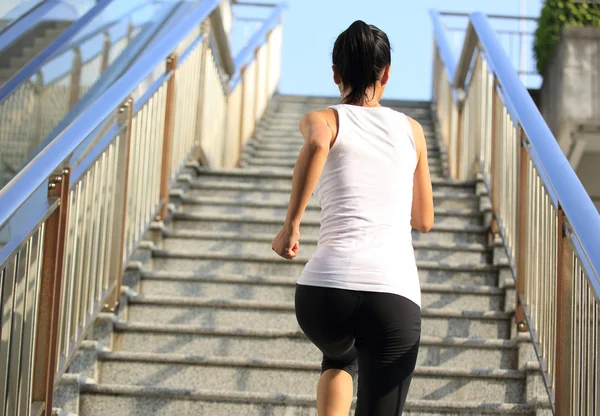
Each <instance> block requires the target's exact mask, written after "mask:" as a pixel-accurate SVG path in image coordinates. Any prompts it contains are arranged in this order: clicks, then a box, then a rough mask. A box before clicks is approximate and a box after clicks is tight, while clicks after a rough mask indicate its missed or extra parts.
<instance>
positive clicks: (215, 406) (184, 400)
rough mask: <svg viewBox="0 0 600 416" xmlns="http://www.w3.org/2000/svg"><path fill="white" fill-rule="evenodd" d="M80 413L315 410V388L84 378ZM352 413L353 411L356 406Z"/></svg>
mask: <svg viewBox="0 0 600 416" xmlns="http://www.w3.org/2000/svg"><path fill="white" fill-rule="evenodd" d="M81 390H82V392H83V393H84V395H83V396H82V398H81V399H80V400H81V409H82V414H85V415H87V416H106V415H107V414H115V413H110V412H114V411H115V409H124V410H125V409H126V410H127V413H116V414H126V415H128V416H147V415H179V416H198V415H244V416H265V415H268V416H317V412H316V408H315V406H316V404H315V399H314V394H312V395H306V396H297V395H290V394H286V395H282V394H279V393H269V394H264V393H247V392H243V393H238V392H232V391H210V390H194V389H190V388H186V387H181V388H151V387H146V386H134V385H104V384H100V385H98V384H93V383H88V384H82V386H81ZM406 410H407V412H406V414H407V415H409V416H439V415H446V416H451V415H468V416H484V415H486V416H487V415H503V416H517V415H533V414H535V413H534V406H531V405H526V404H513V403H504V402H503V401H500V402H491V401H487V400H486V401H482V402H477V401H466V400H465V401H460V402H456V401H449V400H448V401H442V400H411V399H409V400H408V401H407V405H406ZM350 415H352V416H353V415H354V410H352V411H351V413H350Z"/></svg>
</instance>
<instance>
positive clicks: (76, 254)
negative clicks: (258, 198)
mask: <svg viewBox="0 0 600 416" xmlns="http://www.w3.org/2000/svg"><path fill="white" fill-rule="evenodd" d="M221 1H223V0H221ZM221 1H219V0H209V1H206V0H203V2H202V3H200V5H198V3H196V8H194V9H193V10H192V11H191V12H190V13H188V14H186V15H185V16H184V17H183V18H182V19H181V20H179V21H178V24H177V25H173V26H170V29H171V31H169V32H167V33H165V35H164V37H160V38H158V39H157V40H156V42H155V43H152V44H149V45H148V46H147V47H146V48H145V51H144V54H143V55H141V57H140V58H138V60H137V61H136V62H135V63H134V64H133V65H132V66H131V67H129V68H128V69H127V71H126V72H125V74H124V75H123V76H121V77H120V78H119V79H118V80H117V81H116V82H115V83H114V84H113V85H111V86H110V87H109V88H107V90H106V91H105V92H104V93H103V94H102V95H101V96H100V97H99V98H98V99H97V101H95V102H94V103H92V104H91V106H90V107H89V108H87V109H86V111H85V112H84V113H83V114H82V115H81V116H80V117H78V118H77V119H76V120H75V121H74V122H73V123H72V124H71V125H70V126H68V127H66V128H65V130H64V131H63V132H62V133H61V134H60V135H59V136H58V137H57V139H55V140H54V141H52V142H51V143H50V144H49V145H48V147H46V148H44V149H43V150H42V151H41V153H40V154H39V155H38V156H36V157H35V158H34V160H33V161H32V162H30V163H29V164H27V166H26V167H25V169H24V170H23V171H22V172H21V173H20V174H19V175H18V176H17V177H16V178H14V179H13V181H12V182H11V183H10V184H9V186H8V187H7V188H5V189H4V190H2V191H0V204H2V210H0V227H1V228H4V227H7V229H8V231H9V239H8V241H7V244H6V245H4V246H3V247H1V248H0V275H2V282H1V283H2V286H3V287H2V290H3V293H4V294H5V295H6V296H8V298H7V299H8V300H7V302H4V305H5V306H4V307H3V313H5V314H6V315H5V317H6V316H8V318H7V319H6V320H7V322H12V321H13V319H12V318H13V316H14V317H15V322H17V325H15V328H14V329H13V328H12V327H10V328H8V329H7V330H6V331H5V330H4V329H6V328H3V342H5V340H6V341H7V342H8V343H10V344H11V345H12V346H13V347H12V348H11V349H10V356H9V354H8V353H7V352H8V351H9V349H4V350H2V351H0V363H3V365H2V366H1V367H2V368H1V369H0V379H1V380H0V384H1V383H4V384H2V386H3V387H2V388H1V389H0V404H1V403H3V402H4V405H3V406H0V413H3V414H11V415H15V416H26V415H29V414H30V409H40V408H43V407H44V406H45V408H46V409H51V408H52V403H53V396H54V390H55V386H56V383H55V381H56V380H58V379H59V378H60V377H61V376H62V375H63V374H64V373H65V371H66V370H67V368H68V367H69V365H70V363H71V362H72V360H73V358H74V357H75V355H76V353H77V351H78V349H79V347H80V346H81V343H82V342H83V339H84V336H85V334H86V333H88V331H89V329H90V328H91V326H92V325H93V323H94V321H95V320H96V319H97V317H98V315H99V314H100V313H101V311H105V312H108V313H117V312H118V308H119V304H120V300H121V293H122V292H121V287H122V284H123V277H124V273H125V268H126V265H127V264H128V262H129V260H130V259H131V258H132V255H133V253H134V252H135V250H136V248H137V247H139V245H140V243H141V242H142V241H143V240H144V239H145V238H146V237H147V231H148V230H149V229H150V227H151V225H152V224H153V223H155V222H156V221H164V220H165V219H166V218H168V216H170V215H171V212H172V211H171V204H170V203H169V194H170V192H169V191H170V187H171V186H172V185H173V184H175V183H176V178H177V177H178V175H179V174H180V172H181V171H182V170H183V169H184V168H185V167H186V166H188V167H189V166H190V165H189V163H190V162H191V161H192V160H198V161H200V162H201V163H208V164H211V163H214V166H215V167H220V166H234V165H235V164H236V163H237V162H238V161H239V159H238V158H239V156H240V154H241V149H242V147H243V146H244V144H245V143H246V141H247V140H248V139H249V138H251V137H252V135H253V132H254V130H255V128H256V126H257V123H258V122H259V119H260V117H261V116H262V115H263V114H264V113H265V111H266V110H267V107H268V102H269V99H270V97H271V96H272V95H273V94H274V92H275V90H276V88H277V83H278V81H279V75H280V70H279V67H280V58H281V39H282V37H281V33H282V32H281V24H279V25H278V26H277V27H276V28H274V29H273V31H272V32H271V33H270V34H269V35H268V36H267V37H266V39H263V40H264V42H263V43H261V44H257V45H255V46H256V55H255V60H254V61H252V62H250V63H249V64H248V67H247V69H246V71H244V73H243V75H242V78H243V80H242V82H240V83H239V84H238V86H237V87H236V88H235V89H234V90H229V88H228V86H227V85H226V82H227V76H226V75H224V74H225V73H226V72H227V71H226V70H225V69H224V67H225V64H224V62H223V60H222V59H221V58H222V54H227V53H230V52H229V49H228V48H227V49H225V50H220V49H219V45H220V44H222V43H223V39H221V41H220V42H216V41H215V40H216V38H218V37H219V36H221V34H222V33H224V31H223V30H222V29H223V28H221V29H215V27H214V25H215V24H218V23H219V19H214V20H213V17H214V14H215V13H228V11H227V9H226V8H225V9H222V8H220V7H219V6H220V5H221ZM209 16H210V17H209ZM209 19H210V20H209ZM229 58H230V59H231V56H230V57H229ZM231 61H232V59H231ZM19 188H21V189H19ZM9 201H10V203H9ZM29 256H31V261H29ZM25 260H27V261H25ZM13 287H14V288H16V290H13ZM25 291H27V302H28V304H29V299H34V302H35V304H34V305H35V306H34V307H32V308H29V309H28V311H29V315H28V316H27V318H26V320H25V322H26V324H24V325H21V324H20V321H18V319H20V318H19V317H20V316H22V313H23V311H24V310H25V309H24V303H23V302H22V299H24V297H23V296H21V294H22V293H24V292H25ZM6 305H9V306H8V307H6ZM10 305H12V307H11V306H10ZM34 311H35V313H34ZM50 316H51V317H54V318H53V319H52V321H51V322H50V324H48V320H47V317H50ZM38 318H39V319H38ZM20 347H21V349H19V348H20ZM13 349H14V350H15V351H13ZM13 356H14V357H20V360H12V357H13ZM9 358H10V360H9ZM2 380H3V381H2ZM24 383H25V384H24ZM22 385H33V388H32V394H29V393H30V392H29V391H27V389H20V386H22ZM3 397H4V398H6V400H2V398H3ZM15 403H23V406H21V407H19V409H18V410H17V412H16V413H15V411H14V408H15Z"/></svg>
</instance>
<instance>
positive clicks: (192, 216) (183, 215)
mask: <svg viewBox="0 0 600 416" xmlns="http://www.w3.org/2000/svg"><path fill="white" fill-rule="evenodd" d="M438 212H439V211H438ZM439 214H440V215H443V214H447V215H453V212H452V211H446V212H443V211H442V212H439ZM173 216H174V219H176V220H177V219H180V220H184V219H185V220H206V221H234V222H257V223H267V224H280V225H281V224H283V218H281V219H278V218H273V217H266V216H264V217H262V218H261V217H256V216H249V215H236V214H215V213H210V214H204V213H200V212H181V211H178V212H175V213H174V214H173ZM302 224H303V225H305V226H306V225H316V226H318V225H319V222H318V221H316V220H306V219H305V220H303V222H302ZM437 230H443V231H452V232H474V233H487V232H488V231H489V227H487V226H483V225H473V224H472V225H466V226H464V227H463V226H460V227H458V226H454V225H445V224H435V223H434V225H433V228H432V231H437Z"/></svg>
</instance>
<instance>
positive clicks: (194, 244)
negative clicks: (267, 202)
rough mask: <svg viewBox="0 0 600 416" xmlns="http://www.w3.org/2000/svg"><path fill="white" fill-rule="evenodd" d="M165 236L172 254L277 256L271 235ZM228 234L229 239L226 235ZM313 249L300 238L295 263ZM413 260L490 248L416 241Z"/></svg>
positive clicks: (469, 258) (482, 256) (485, 255)
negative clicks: (272, 250)
mask: <svg viewBox="0 0 600 416" xmlns="http://www.w3.org/2000/svg"><path fill="white" fill-rule="evenodd" d="M168 235H169V238H166V239H164V240H162V241H161V242H160V245H159V248H160V249H162V250H165V251H166V252H167V253H171V254H173V255H179V254H183V255H185V256H186V257H189V256H196V257H197V258H199V256H201V255H203V254H206V255H210V254H219V253H222V254H231V255H237V256H250V257H251V256H261V255H266V257H265V259H268V260H270V259H275V260H277V259H278V258H279V257H278V256H277V255H276V254H274V253H266V251H267V252H268V251H269V250H270V248H271V241H272V239H273V236H272V235H270V234H262V235H256V234H255V235H254V236H248V237H245V236H243V235H240V234H233V235H231V236H224V237H225V238H223V236H221V235H215V233H210V234H205V233H204V232H200V233H199V232H194V231H191V232H186V231H185V230H178V231H177V232H172V233H168ZM227 237H229V238H227ZM316 249H317V243H316V239H315V238H310V237H308V238H301V240H300V251H299V257H298V258H297V259H296V260H295V261H296V262H303V261H305V260H307V259H308V258H309V257H310V256H312V255H313V254H314V252H315V251H316ZM415 255H416V258H417V260H423V261H427V260H431V261H434V260H435V261H439V262H445V263H454V264H457V263H463V264H480V263H482V262H486V261H487V260H488V259H489V258H490V256H491V251H490V250H488V249H487V248H485V247H483V246H482V245H478V244H470V245H467V244H465V245H463V246H460V247H456V246H451V245H449V244H448V245H446V246H444V245H437V246H434V245H431V244H426V243H425V244H418V245H416V248H415Z"/></svg>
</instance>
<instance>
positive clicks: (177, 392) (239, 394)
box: [81, 382, 535, 415]
mask: <svg viewBox="0 0 600 416" xmlns="http://www.w3.org/2000/svg"><path fill="white" fill-rule="evenodd" d="M81 387H82V392H83V393H85V394H96V395H98V394H104V395H111V396H117V397H123V396H134V397H145V396H146V397H168V398H172V399H175V400H176V399H181V400H191V401H203V402H222V403H239V404H267V403H269V404H273V405H278V404H279V405H298V406H310V407H314V406H315V405H316V398H315V397H314V396H313V395H297V394H284V393H280V392H274V393H262V392H247V391H232V390H199V389H191V388H172V387H160V386H137V385H126V384H103V383H98V384H96V383H91V382H87V383H83V384H82V386H81ZM354 405H355V400H354V401H353V407H354ZM406 409H407V410H433V411H444V412H448V411H450V412H452V411H456V412H468V411H480V412H481V411H483V412H486V413H488V412H489V414H495V415H501V414H510V415H514V414H530V413H531V412H532V411H533V410H535V406H534V405H531V404H522V403H504V402H494V401H464V400H462V401H452V400H422V399H421V400H415V399H410V398H409V399H408V400H407V402H406Z"/></svg>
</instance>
